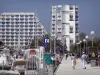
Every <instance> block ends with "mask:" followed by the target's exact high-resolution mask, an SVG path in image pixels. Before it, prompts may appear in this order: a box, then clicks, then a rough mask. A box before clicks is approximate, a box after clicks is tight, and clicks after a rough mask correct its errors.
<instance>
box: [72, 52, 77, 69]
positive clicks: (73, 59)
mask: <svg viewBox="0 0 100 75" xmlns="http://www.w3.org/2000/svg"><path fill="white" fill-rule="evenodd" d="M71 60H72V68H73V69H75V65H76V57H75V55H74V54H72V56H71Z"/></svg>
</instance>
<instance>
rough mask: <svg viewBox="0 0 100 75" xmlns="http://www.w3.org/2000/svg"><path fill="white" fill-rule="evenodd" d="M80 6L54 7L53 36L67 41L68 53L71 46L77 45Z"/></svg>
mask: <svg viewBox="0 0 100 75" xmlns="http://www.w3.org/2000/svg"><path fill="white" fill-rule="evenodd" d="M78 10H79V9H78V6H75V5H57V6H52V22H51V36H52V37H54V38H57V39H59V40H62V41H65V43H66V46H67V51H70V45H71V44H74V43H76V40H77V39H78V33H79V23H78V22H79V16H78Z"/></svg>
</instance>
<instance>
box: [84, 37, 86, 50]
mask: <svg viewBox="0 0 100 75" xmlns="http://www.w3.org/2000/svg"><path fill="white" fill-rule="evenodd" d="M83 42H84V52H86V50H85V42H86V39H83Z"/></svg>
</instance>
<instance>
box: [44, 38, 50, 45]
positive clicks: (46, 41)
mask: <svg viewBox="0 0 100 75" xmlns="http://www.w3.org/2000/svg"><path fill="white" fill-rule="evenodd" d="M48 43H49V39H44V47H46V45H47V44H48Z"/></svg>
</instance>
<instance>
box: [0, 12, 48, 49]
mask: <svg viewBox="0 0 100 75" xmlns="http://www.w3.org/2000/svg"><path fill="white" fill-rule="evenodd" d="M45 34H47V32H46V30H45V29H44V26H43V25H42V24H41V23H40V21H39V19H38V17H37V16H36V15H35V13H33V12H25V13H24V12H18V13H13V12H12V13H2V14H1V16H0V40H1V41H3V42H4V43H5V45H6V46H10V47H13V48H17V47H25V46H26V45H27V44H28V42H29V39H34V38H35V36H36V37H37V36H38V37H42V36H43V35H45Z"/></svg>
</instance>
